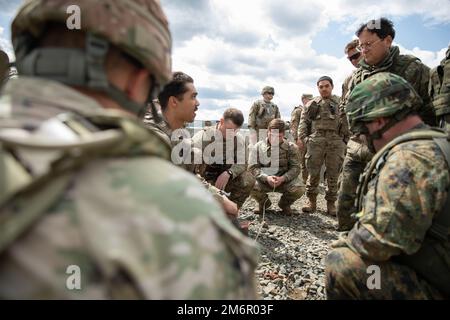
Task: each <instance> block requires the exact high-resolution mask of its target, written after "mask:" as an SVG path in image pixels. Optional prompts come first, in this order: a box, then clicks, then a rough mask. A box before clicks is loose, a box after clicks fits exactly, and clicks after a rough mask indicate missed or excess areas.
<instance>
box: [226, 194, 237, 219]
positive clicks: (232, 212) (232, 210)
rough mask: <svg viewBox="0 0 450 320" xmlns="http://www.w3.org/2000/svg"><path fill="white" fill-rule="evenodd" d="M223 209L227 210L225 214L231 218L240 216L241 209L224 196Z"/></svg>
mask: <svg viewBox="0 0 450 320" xmlns="http://www.w3.org/2000/svg"><path fill="white" fill-rule="evenodd" d="M222 207H223V209H224V210H225V213H226V214H227V215H228V216H231V217H238V216H239V209H238V206H237V204H236V203H234V202H233V201H231V200H230V199H228V198H227V197H225V196H223V201H222Z"/></svg>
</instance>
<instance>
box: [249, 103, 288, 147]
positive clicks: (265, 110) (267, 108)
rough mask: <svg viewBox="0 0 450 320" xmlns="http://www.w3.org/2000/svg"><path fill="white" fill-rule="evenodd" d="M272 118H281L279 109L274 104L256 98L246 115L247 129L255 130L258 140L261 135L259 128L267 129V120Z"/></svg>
mask: <svg viewBox="0 0 450 320" xmlns="http://www.w3.org/2000/svg"><path fill="white" fill-rule="evenodd" d="M273 119H281V115H280V111H279V110H278V107H277V105H276V104H274V103H272V102H265V101H264V100H258V101H256V102H255V103H253V105H252V107H251V108H250V114H249V116H248V127H249V129H253V130H256V134H257V137H258V141H259V140H261V139H262V138H263V137H261V136H260V132H259V130H261V129H263V130H267V127H268V125H269V122H270V121H272V120H273Z"/></svg>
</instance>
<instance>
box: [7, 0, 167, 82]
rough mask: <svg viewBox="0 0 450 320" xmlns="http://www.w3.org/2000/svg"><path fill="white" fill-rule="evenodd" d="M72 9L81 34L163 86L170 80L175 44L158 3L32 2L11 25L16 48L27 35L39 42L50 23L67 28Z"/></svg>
mask: <svg viewBox="0 0 450 320" xmlns="http://www.w3.org/2000/svg"><path fill="white" fill-rule="evenodd" d="M73 5H76V6H78V7H79V8H80V21H81V30H83V31H85V32H90V33H92V34H95V35H98V36H100V37H103V38H105V39H107V40H108V41H109V43H111V44H113V45H115V46H116V47H118V48H119V49H121V50H123V51H124V52H125V53H126V54H128V55H129V56H131V57H133V58H134V59H135V60H137V61H139V62H140V63H141V64H142V65H143V66H144V67H145V68H146V69H148V70H150V71H151V73H152V75H153V76H154V77H155V79H156V81H157V82H158V83H159V84H160V85H161V86H162V85H164V84H165V83H166V82H168V81H169V80H170V78H171V76H172V73H171V56H170V54H171V45H172V40H171V35H170V32H169V28H168V22H167V18H166V16H165V15H164V13H163V11H162V9H161V6H160V4H159V0H114V1H110V0H96V1H91V0H30V1H27V2H26V3H25V4H24V5H23V6H22V7H21V9H20V10H19V12H18V13H17V15H16V17H15V18H14V21H13V23H12V25H11V35H12V42H13V45H14V48H15V49H16V46H17V41H15V40H16V39H17V38H18V37H19V36H20V35H22V34H24V33H27V34H31V35H32V36H33V37H34V38H38V39H39V38H40V36H41V35H42V34H43V33H45V28H46V25H47V23H49V22H56V23H62V24H64V25H66V23H67V21H68V18H69V14H68V13H67V12H68V8H69V7H71V6H72V7H73ZM16 56H17V54H16ZM17 59H19V57H17Z"/></svg>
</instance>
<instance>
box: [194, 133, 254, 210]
mask: <svg viewBox="0 0 450 320" xmlns="http://www.w3.org/2000/svg"><path fill="white" fill-rule="evenodd" d="M217 127H218V125H216V126H215V127H208V128H204V129H203V130H201V131H199V132H197V133H196V134H195V135H194V137H193V138H192V141H193V146H194V147H195V148H198V149H199V150H201V153H202V155H203V157H202V161H203V163H202V164H201V165H199V166H198V170H199V173H200V175H201V176H202V177H203V178H204V179H205V180H206V181H207V182H208V183H210V184H211V185H215V183H216V180H217V178H218V177H219V176H220V175H221V174H222V173H223V172H225V171H227V170H229V172H231V173H232V176H231V177H230V180H229V181H228V183H227V185H226V187H225V192H227V193H229V194H230V196H229V197H228V198H229V199H230V200H231V201H233V202H235V203H236V204H237V205H238V207H239V208H240V207H242V205H243V204H244V202H245V200H246V199H247V198H248V196H249V195H250V191H251V190H252V189H253V186H254V184H255V178H254V177H253V176H252V175H251V174H250V172H248V171H247V163H246V160H247V159H246V154H245V153H246V148H245V140H244V138H243V137H242V136H241V135H240V134H239V133H237V134H236V136H235V138H234V139H233V141H225V139H224V137H223V136H222V133H221V132H220V130H219V129H218V128H217ZM227 144H228V145H227ZM216 150H217V151H219V152H221V153H222V157H219V159H218V161H217V162H218V163H217V162H216V161H214V158H215V157H216V154H215V151H216ZM227 150H228V153H229V155H228V158H227Z"/></svg>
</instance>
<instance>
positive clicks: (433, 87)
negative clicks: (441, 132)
mask: <svg viewBox="0 0 450 320" xmlns="http://www.w3.org/2000/svg"><path fill="white" fill-rule="evenodd" d="M429 94H430V97H431V100H432V103H433V108H434V111H435V113H436V118H437V122H438V125H439V126H440V127H442V128H445V129H446V130H447V131H450V46H449V48H448V50H447V53H446V55H445V58H444V59H443V60H442V61H441V63H440V65H439V66H437V67H436V68H434V69H433V70H432V71H431V72H430V85H429Z"/></svg>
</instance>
